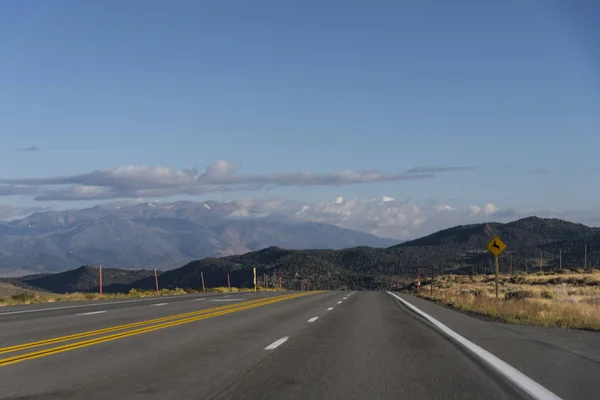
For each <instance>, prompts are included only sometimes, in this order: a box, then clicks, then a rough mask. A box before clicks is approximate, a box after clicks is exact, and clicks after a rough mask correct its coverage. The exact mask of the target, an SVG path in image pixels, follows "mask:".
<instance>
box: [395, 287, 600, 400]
mask: <svg viewBox="0 0 600 400" xmlns="http://www.w3.org/2000/svg"><path fill="white" fill-rule="evenodd" d="M394 294H396V295H398V296H399V297H401V298H402V299H404V300H405V301H407V302H409V303H410V304H412V305H414V306H415V307H417V308H419V309H420V310H422V311H423V312H425V313H427V314H429V315H430V316H432V317H433V318H435V319H437V320H438V321H440V322H441V323H443V324H444V325H446V326H448V327H449V328H450V329H452V330H454V331H455V332H456V333H458V334H459V335H461V336H463V337H465V338H466V339H468V340H470V341H472V342H473V343H475V344H477V345H478V346H480V347H482V348H483V349H485V350H487V351H489V352H490V353H492V354H493V355H495V356H496V357H498V358H500V359H502V360H503V361H505V362H506V363H508V364H510V365H511V366H512V367H514V368H516V369H517V370H519V371H521V372H522V373H523V374H525V375H527V376H528V377H530V378H531V379H533V380H535V381H536V382H538V383H539V384H540V385H542V386H544V387H546V388H547V389H549V390H551V391H552V392H554V393H556V394H557V395H558V396H561V397H562V398H565V399H570V398H582V399H583V398H585V399H600V382H599V380H598V379H597V376H598V374H599V373H600V334H598V333H597V332H590V331H581V330H566V329H559V328H544V327H537V326H525V325H510V324H506V323H501V322H490V321H485V320H481V319H478V318H475V317H471V316H469V315H466V314H463V313H460V312H458V311H454V310H451V309H448V308H446V307H443V306H441V305H438V304H435V303H433V302H431V301H428V300H425V299H421V298H418V297H415V296H411V295H407V294H402V293H394ZM567 376H568V377H569V378H568V379H566V377H567Z"/></svg>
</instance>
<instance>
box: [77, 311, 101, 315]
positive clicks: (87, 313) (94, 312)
mask: <svg viewBox="0 0 600 400" xmlns="http://www.w3.org/2000/svg"><path fill="white" fill-rule="evenodd" d="M105 312H106V311H92V312H84V313H81V314H77V315H94V314H103V313H105Z"/></svg>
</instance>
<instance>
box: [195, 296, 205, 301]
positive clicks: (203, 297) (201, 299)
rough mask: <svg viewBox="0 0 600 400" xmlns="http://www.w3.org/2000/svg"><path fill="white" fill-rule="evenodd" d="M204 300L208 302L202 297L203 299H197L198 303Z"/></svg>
mask: <svg viewBox="0 0 600 400" xmlns="http://www.w3.org/2000/svg"><path fill="white" fill-rule="evenodd" d="M202 300H206V299H205V298H204V297H202V298H201V299H196V301H202Z"/></svg>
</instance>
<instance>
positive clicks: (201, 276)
mask: <svg viewBox="0 0 600 400" xmlns="http://www.w3.org/2000/svg"><path fill="white" fill-rule="evenodd" d="M200 278H201V279H202V293H206V288H205V287H204V272H202V271H200Z"/></svg>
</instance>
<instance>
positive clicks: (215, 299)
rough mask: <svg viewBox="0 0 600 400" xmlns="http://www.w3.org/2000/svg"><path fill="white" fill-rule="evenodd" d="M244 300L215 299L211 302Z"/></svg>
mask: <svg viewBox="0 0 600 400" xmlns="http://www.w3.org/2000/svg"><path fill="white" fill-rule="evenodd" d="M241 300H244V299H215V300H211V301H241Z"/></svg>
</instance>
